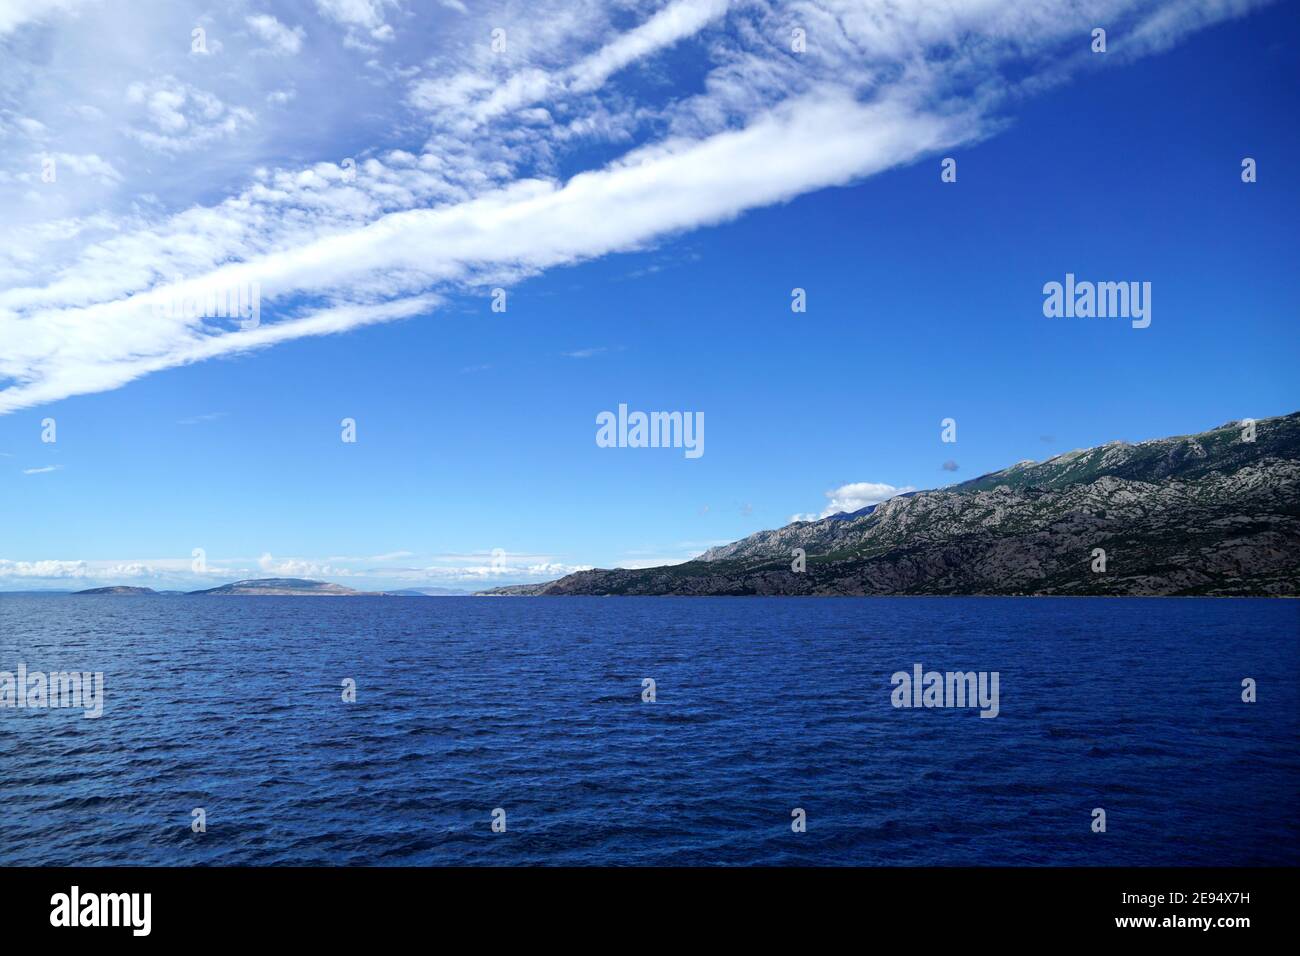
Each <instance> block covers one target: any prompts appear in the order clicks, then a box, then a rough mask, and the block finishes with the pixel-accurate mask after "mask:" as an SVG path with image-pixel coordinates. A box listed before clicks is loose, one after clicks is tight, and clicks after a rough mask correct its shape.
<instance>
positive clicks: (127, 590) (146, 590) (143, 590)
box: [72, 586, 158, 597]
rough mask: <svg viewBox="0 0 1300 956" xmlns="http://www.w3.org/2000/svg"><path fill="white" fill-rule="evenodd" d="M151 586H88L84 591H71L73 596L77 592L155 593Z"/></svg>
mask: <svg viewBox="0 0 1300 956" xmlns="http://www.w3.org/2000/svg"><path fill="white" fill-rule="evenodd" d="M157 593H158V592H157V591H155V590H154V589H153V588H128V587H122V586H117V587H111V588H90V589H89V590H86V591H73V592H72V594H73V596H74V597H75V596H76V595H78V594H157Z"/></svg>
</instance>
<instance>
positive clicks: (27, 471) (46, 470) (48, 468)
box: [23, 465, 63, 475]
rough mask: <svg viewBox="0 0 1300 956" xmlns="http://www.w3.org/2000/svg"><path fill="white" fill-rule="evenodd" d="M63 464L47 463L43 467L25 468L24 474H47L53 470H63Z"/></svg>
mask: <svg viewBox="0 0 1300 956" xmlns="http://www.w3.org/2000/svg"><path fill="white" fill-rule="evenodd" d="M62 470H63V466H62V465H46V466H45V467H43V468H24V469H23V474H24V475H47V474H49V473H50V472H52V471H62Z"/></svg>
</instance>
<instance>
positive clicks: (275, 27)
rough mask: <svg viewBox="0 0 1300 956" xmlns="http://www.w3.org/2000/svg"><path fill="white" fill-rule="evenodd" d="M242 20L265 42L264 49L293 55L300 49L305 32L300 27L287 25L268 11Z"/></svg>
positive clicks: (279, 54)
mask: <svg viewBox="0 0 1300 956" xmlns="http://www.w3.org/2000/svg"><path fill="white" fill-rule="evenodd" d="M244 22H245V23H247V24H248V28H249V29H250V30H252V31H253V34H254V35H255V36H256V37H257V38H258V39H259V40H261V41H262V42H263V43H265V44H266V50H267V52H269V53H273V54H276V55H277V56H295V55H296V54H297V53H298V52H299V51H300V50H302V41H303V38H304V37H306V35H307V33H306V31H305V30H303V28H302V27H292V28H290V27H287V26H285V25H284V24H283V23H281V22H280V21H279V20H277V19H276V18H275V17H273V16H271V15H270V14H269V13H259V14H257V15H256V16H251V17H245V18H244Z"/></svg>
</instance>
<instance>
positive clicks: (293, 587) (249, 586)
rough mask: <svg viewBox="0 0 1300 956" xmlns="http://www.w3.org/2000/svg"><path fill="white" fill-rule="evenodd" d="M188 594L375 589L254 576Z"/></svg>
mask: <svg viewBox="0 0 1300 956" xmlns="http://www.w3.org/2000/svg"><path fill="white" fill-rule="evenodd" d="M189 593H190V594H216V595H225V594H264V595H277V596H279V595H305V596H313V597H316V596H320V597H371V596H375V595H377V594H379V593H380V592H377V591H354V590H353V589H352V588H347V587H344V586H343V585H341V584H330V583H328V582H326V581H309V580H307V579H306V578H254V579H253V580H250V581H236V582H235V583H234V584H223V585H221V587H217V588H207V589H206V590H203V591H191V592H189Z"/></svg>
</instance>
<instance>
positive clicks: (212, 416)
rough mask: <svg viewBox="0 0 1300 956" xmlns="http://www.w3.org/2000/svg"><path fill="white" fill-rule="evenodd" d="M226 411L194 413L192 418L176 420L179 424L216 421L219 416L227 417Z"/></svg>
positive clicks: (198, 423) (199, 423) (200, 423)
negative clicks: (203, 413)
mask: <svg viewBox="0 0 1300 956" xmlns="http://www.w3.org/2000/svg"><path fill="white" fill-rule="evenodd" d="M225 417H226V413H225V412H208V413H207V414H205V415H194V416H192V417H190V418H182V419H180V420H179V421H177V422H176V424H177V425H202V424H203V423H205V422H215V421H216V420H217V419H219V418H225Z"/></svg>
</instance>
